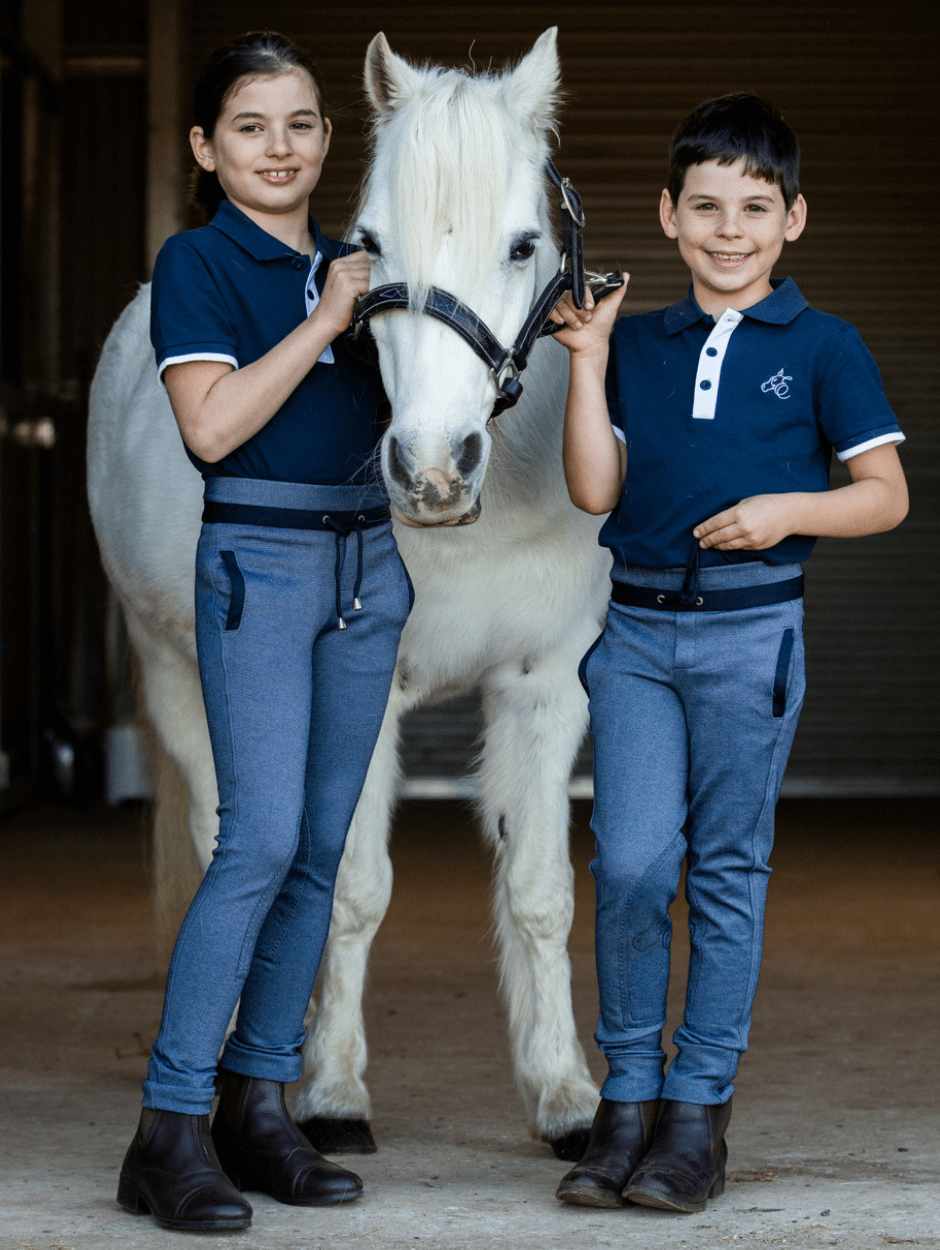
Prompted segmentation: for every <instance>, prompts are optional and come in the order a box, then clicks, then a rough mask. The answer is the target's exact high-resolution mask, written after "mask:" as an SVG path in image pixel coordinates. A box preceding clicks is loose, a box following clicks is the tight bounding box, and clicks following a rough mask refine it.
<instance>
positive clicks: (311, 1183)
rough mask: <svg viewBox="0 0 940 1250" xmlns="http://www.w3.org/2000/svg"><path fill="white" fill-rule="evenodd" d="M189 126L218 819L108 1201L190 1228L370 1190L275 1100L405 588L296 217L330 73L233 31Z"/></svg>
mask: <svg viewBox="0 0 940 1250" xmlns="http://www.w3.org/2000/svg"><path fill="white" fill-rule="evenodd" d="M194 114H195V121H196V125H195V126H193V128H192V131H191V132H190V142H191V145H192V149H193V153H194V155H195V158H196V161H197V162H198V165H199V170H198V171H197V181H196V184H195V193H196V198H197V199H198V201H199V202H200V203H201V204H202V205H203V206H204V207H205V208H206V209H207V215H209V216H211V222H210V224H209V225H208V226H206V227H204V228H203V229H201V230H193V231H187V232H185V233H183V234H178V235H175V236H174V237H173V238H171V239H169V240H168V241H167V243H166V244H165V245H164V247H163V249H162V251H161V252H160V255H159V257H158V259H157V263H156V268H155V271H154V279H153V294H152V320H151V337H152V339H153V343H154V347H155V350H156V355H157V364H158V369H159V372H160V376H161V378H162V379H163V381H164V384H165V386H166V389H167V392H168V394H169V398H170V402H171V404H172V406H173V412H174V414H175V416H176V420H177V422H178V424H179V428H180V432H181V434H182V436H183V440H184V442H185V444H186V450H187V452H188V454H189V457H190V459H191V460H192V461H193V463H194V464H195V465H196V467H197V468H198V469H199V470H200V471H201V472H202V474H203V477H204V478H205V483H206V485H205V511H204V512H203V528H202V534H201V537H200V540H199V546H198V551H197V555H196V642H197V649H198V655H199V667H200V674H201V678H202V688H203V695H204V699H205V705H206V713H207V717H208V723H209V732H210V736H211V739H212V749H213V755H214V759H215V768H216V775H217V779H218V785H219V816H220V825H219V834H218V841H217V847H216V850H215V853H214V856H213V860H212V863H211V865H210V867H209V870H208V872H207V873H206V876H205V879H204V880H203V882H202V885H201V886H200V889H199V891H198V893H197V895H196V897H195V899H194V900H193V903H192V906H191V907H190V909H189V912H188V914H187V916H186V919H185V920H184V922H183V925H182V928H181V929H180V934H179V937H178V939H177V943H176V948H175V950H174V953H173V958H172V962H171V965H170V970H169V976H168V980H167V990H166V1000H165V1004H164V1010H163V1020H162V1024H161V1028H160V1034H159V1036H158V1038H157V1041H156V1043H155V1045H154V1048H153V1053H152V1056H151V1060H150V1066H149V1070H148V1075H147V1080H146V1081H145V1082H144V1100H143V1111H142V1114H141V1120H140V1127H139V1129H138V1132H137V1135H136V1136H135V1138H134V1140H133V1142H132V1143H131V1146H130V1149H129V1150H128V1153H127V1157H126V1158H125V1161H124V1166H123V1169H122V1171H121V1180H120V1187H119V1190H118V1201H119V1202H120V1203H121V1205H122V1206H124V1207H125V1208H126V1209H127V1210H129V1211H132V1212H134V1213H144V1212H147V1211H150V1212H152V1214H153V1215H154V1217H155V1218H156V1220H157V1222H158V1223H159V1224H161V1225H162V1226H163V1227H166V1228H173V1229H184V1230H192V1231H200V1232H201V1231H207V1230H215V1229H235V1228H244V1227H247V1225H248V1224H249V1223H250V1220H251V1208H250V1206H249V1205H248V1203H247V1202H246V1201H245V1200H244V1198H243V1197H242V1196H241V1193H240V1192H239V1190H241V1189H246V1188H247V1189H260V1190H263V1191H265V1192H267V1193H270V1194H272V1195H273V1196H274V1197H275V1198H277V1199H279V1200H280V1201H281V1202H287V1203H292V1204H295V1205H302V1206H313V1205H318V1204H322V1203H334V1202H344V1201H347V1200H349V1199H352V1198H357V1197H358V1196H359V1195H360V1194H361V1193H362V1182H361V1181H360V1179H359V1177H358V1176H355V1175H354V1174H353V1173H351V1172H348V1171H345V1170H344V1169H342V1168H340V1167H338V1166H336V1165H335V1164H332V1163H329V1162H328V1161H327V1160H325V1159H324V1158H323V1157H322V1156H321V1155H319V1154H318V1153H317V1152H316V1151H315V1150H314V1149H313V1147H312V1146H310V1144H309V1143H308V1142H307V1140H306V1138H305V1137H304V1136H303V1134H302V1133H301V1132H300V1130H299V1129H298V1128H297V1127H296V1125H295V1124H294V1123H293V1121H292V1120H291V1118H290V1116H289V1114H288V1113H287V1111H286V1108H285V1105H284V1092H283V1086H284V1082H285V1081H293V1080H296V1079H297V1078H298V1077H299V1075H300V1070H301V1060H300V1056H299V1048H300V1046H301V1044H302V1042H303V1039H304V1029H303V1018H304V1013H305V1010H306V1007H307V1002H308V1000H309V998H310V994H311V992H312V990H313V984H314V981H315V979H316V975H317V968H318V965H319V962H320V957H321V954H322V951H323V947H324V944H325V942H326V936H327V931H328V928H329V922H330V912H331V907H332V898H333V888H334V883H335V880H336V873H337V870H338V868H339V862H340V857H341V856H342V853H343V844H344V841H345V838H346V833H347V830H348V828H349V823H350V820H351V818H352V815H353V811H354V810H355V806H356V803H357V801H358V798H359V794H360V791H361V789H362V785H363V782H364V780H365V775H366V770H367V768H368V765H369V760H370V758H371V756H372V751H373V748H374V746H375V741H376V738H377V736H378V732H379V726H380V724H381V720H382V715H383V712H384V708H385V703H386V699H387V697H388V690H389V685H390V682H391V677H392V671H393V668H394V665H395V656H396V652H397V647H398V638H399V635H400V633H401V629H402V626H403V625H404V623H405V620H406V618H407V615H408V612H409V610H410V606H411V600H412V592H411V586H410V582H409V579H408V575H407V573H406V572H405V568H404V565H403V564H402V562H401V559H400V558H399V556H398V552H397V549H396V546H395V541H394V538H393V536H392V531H391V524H390V519H389V511H388V503H387V497H386V494H385V490H384V488H383V485H382V483H381V480H380V479H379V478H378V477H377V475H376V472H375V467H374V466H375V456H374V451H375V444H376V442H377V439H378V435H379V430H378V426H377V420H376V410H377V405H378V401H379V399H380V396H381V384H380V380H379V376H378V373H377V371H376V370H375V369H374V368H373V367H372V366H368V365H364V364H363V363H362V362H361V361H359V360H358V359H356V358H354V357H353V356H351V355H350V353H349V352H348V350H347V348H346V346H345V344H344V342H343V341H342V340H341V339H340V338H338V337H337V336H339V335H342V332H343V331H344V330H345V329H346V327H347V326H348V324H349V322H350V319H351V316H352V310H353V305H354V302H355V300H356V298H357V296H359V295H361V294H363V293H364V292H365V291H366V290H367V289H368V285H369V263H368V260H367V258H366V256H365V253H363V252H352V253H350V251H349V249H348V248H347V247H346V246H344V245H343V244H341V243H337V242H335V241H334V240H331V239H327V238H325V237H324V236H323V235H322V234H321V232H320V228H319V226H318V225H317V223H316V222H315V221H314V219H313V218H312V217H310V216H308V211H307V201H308V197H309V196H310V194H311V192H312V191H313V189H314V188H315V186H316V185H317V180H318V179H319V176H320V170H321V168H322V165H323V161H324V159H325V157H326V154H327V151H328V149H329V143H330V131H331V127H330V122H329V120H328V119H327V118H326V116H325V111H324V99H323V86H322V83H321V80H320V75H319V72H318V71H317V69H316V67H315V66H314V65H313V64H312V63H311V61H310V60H309V59H308V57H307V56H306V55H305V54H304V53H303V52H302V51H300V50H299V49H298V48H296V47H295V46H294V45H293V44H291V43H290V42H289V41H287V40H286V39H284V38H283V37H282V36H280V35H277V34H272V33H269V32H262V33H253V34H248V35H243V36H241V37H240V38H238V39H235V40H233V41H232V42H231V43H229V44H227V45H225V46H224V47H222V48H219V49H218V50H217V51H216V52H214V53H213V54H212V56H211V57H210V58H209V60H208V61H207V62H206V64H205V66H204V67H203V69H202V71H201V74H200V76H199V80H198V82H197V85H196V91H195V100H194ZM239 998H240V999H241V1003H240V1007H239V1011H238V1019H237V1024H236V1028H235V1031H234V1033H233V1034H232V1036H231V1037H230V1038H229V1039H228V1041H227V1043H226V1044H225V1048H224V1050H223V1052H222V1056H221V1059H219V1058H218V1056H219V1048H220V1047H221V1046H222V1043H223V1040H224V1038H225V1032H226V1028H227V1026H228V1023H229V1020H230V1018H231V1015H232V1012H233V1010H234V1008H235V1005H236V1003H237V1002H238V1000H239ZM217 1061H218V1066H219V1068H220V1071H219V1073H218V1086H219V1092H220V1102H219V1108H218V1112H217V1114H216V1117H215V1120H214V1122H213V1125H212V1130H211V1134H210V1130H209V1110H210V1105H211V1101H212V1097H213V1093H214V1090H215V1085H216V1075H217V1074H216V1067H217ZM233 1182H234V1183H233Z"/></svg>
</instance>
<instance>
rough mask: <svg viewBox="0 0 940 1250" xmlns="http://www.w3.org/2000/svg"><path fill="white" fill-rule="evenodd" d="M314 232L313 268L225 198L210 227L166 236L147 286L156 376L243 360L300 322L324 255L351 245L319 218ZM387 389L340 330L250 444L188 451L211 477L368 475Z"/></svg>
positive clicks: (312, 301)
mask: <svg viewBox="0 0 940 1250" xmlns="http://www.w3.org/2000/svg"><path fill="white" fill-rule="evenodd" d="M310 233H311V234H312V235H313V236H314V238H315V240H316V247H317V256H318V258H319V260H317V261H314V263H313V265H311V262H310V260H309V258H308V257H307V256H304V255H302V254H301V253H300V252H295V251H294V250H293V249H292V248H289V247H288V246H287V245H286V244H284V243H281V242H280V241H279V240H278V239H275V238H274V236H273V235H270V234H268V233H267V231H266V230H262V229H261V227H260V226H258V225H256V223H255V222H253V221H252V220H251V219H250V218H249V217H247V216H246V215H245V214H244V213H243V212H242V211H241V210H240V209H238V208H236V207H235V205H234V204H232V203H230V202H229V201H228V200H223V201H222V204H221V205H220V207H219V210H218V212H217V213H216V215H215V216H214V217H213V219H212V221H211V223H210V224H209V225H208V226H205V227H203V228H202V229H201V230H187V231H184V232H183V233H182V234H176V235H173V236H172V238H169V239H167V241H166V243H164V245H163V247H162V248H161V250H160V254H159V255H158V257H157V262H156V266H155V268H154V274H153V291H152V294H151V314H150V337H151V339H152V341H153V345H154V348H155V350H156V354H157V367H158V370H159V371H160V373H161V374H162V372H163V370H164V369H165V368H166V367H167V366H168V365H169V364H174V363H180V362H183V361H187V360H224V361H229V362H230V363H231V364H232V365H233V366H234V367H235V368H236V369H237V368H240V367H241V366H243V365H248V364H251V362H252V361H255V360H258V359H259V357H261V356H263V355H264V354H265V353H266V352H268V351H270V350H271V348H272V347H274V346H275V345H276V344H277V343H279V342H280V341H281V339H283V338H285V337H286V336H287V335H288V334H290V332H291V331H292V330H294V329H296V327H297V326H298V325H300V323H301V322H302V321H303V319H304V318H305V317H306V316H307V315H308V313H309V312H310V311H311V310H312V308H313V307H315V306H316V303H317V302H318V300H319V293H320V292H321V291H322V290H323V283H324V282H325V280H326V272H327V269H328V266H329V262H330V261H331V260H333V259H334V258H335V257H337V256H342V255H345V254H346V253H347V252H350V251H353V250H354V249H353V248H352V247H351V246H350V245H348V244H344V243H339V242H337V241H336V240H334V239H328V238H326V237H325V236H324V235H322V234H321V233H320V228H319V226H318V225H317V223H316V222H315V221H314V220H313V218H312V217H311V218H310ZM357 350H358V349H357ZM381 398H382V384H381V378H380V376H379V372H378V368H377V367H376V365H375V364H374V363H373V362H372V361H368V360H365V359H362V358H360V357H359V356H358V355H353V353H352V351H351V350H350V348H349V346H348V345H347V343H346V341H345V339H344V337H343V336H340V337H339V338H338V339H335V340H334V341H333V343H332V344H331V346H330V348H327V350H326V351H325V352H324V353H323V355H322V356H321V357H320V359H319V360H318V361H317V362H316V363H315V364H314V365H313V367H312V369H311V370H310V372H309V373H308V374H307V376H306V377H305V378H304V379H303V380H302V381H301V383H300V384H299V386H298V387H297V389H296V390H295V391H294V392H293V394H292V395H290V397H289V398H288V399H287V400H286V402H285V403H284V405H283V406H282V407H281V408H279V409H278V411H277V412H276V413H275V414H274V416H273V417H272V418H271V420H270V421H269V422H268V423H267V424H266V425H265V426H263V427H262V429H260V430H259V431H258V432H257V434H255V435H253V436H252V437H251V438H250V439H248V441H247V442H245V443H243V444H242V445H241V446H240V447H237V448H236V449H235V450H234V451H233V452H230V453H229V455H227V456H225V457H224V458H223V459H222V460H220V461H219V462H218V463H216V464H207V463H206V462H205V461H203V460H200V459H199V457H198V456H194V455H193V454H192V452H190V451H189V449H188V448H187V452H188V454H189V458H190V460H192V462H193V464H195V466H196V467H197V468H198V469H199V470H200V472H201V473H202V474H203V476H204V477H250V478H264V479H267V480H273V481H281V482H306V483H312V484H319V485H336V484H339V483H345V482H354V483H359V482H365V481H371V480H373V479H374V477H375V469H374V463H375V454H374V453H375V445H376V443H377V441H378V439H379V436H380V433H381V431H380V429H379V426H378V420H377V409H378V406H379V402H380V400H381Z"/></svg>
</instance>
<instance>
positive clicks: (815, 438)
mask: <svg viewBox="0 0 940 1250" xmlns="http://www.w3.org/2000/svg"><path fill="white" fill-rule="evenodd" d="M772 285H773V287H774V290H773V292H772V294H770V295H768V296H767V297H766V299H763V300H761V302H760V303H758V304H755V305H754V306H753V307H752V308H746V309H744V310H743V312H736V311H734V310H732V309H727V310H726V311H725V313H723V314H722V316H721V317H719V318H718V320H717V321H716V320H715V318H714V317H712V316H710V315H709V314H707V313H705V312H703V311H702V309H701V308H700V307H699V305H698V302H697V301H696V299H695V298H694V297H693V295H692V293H691V289H690V292H689V295H688V297H687V298H686V299H684V300H683V301H682V302H681V303H678V304H673V305H672V307H670V308H666V309H663V310H661V311H659V312H654V313H638V314H636V315H634V316H632V317H623V318H621V319H620V320H619V321H617V323H616V324H615V326H614V331H613V335H612V336H611V345H610V358H609V362H608V367H607V402H608V408H609V411H610V418H611V421H612V423H613V426H614V432H615V433H616V434H617V435H618V437H620V438H622V439H623V440H624V441H625V442H626V446H627V477H626V481H625V483H624V488H623V493H622V495H621V498H620V504H619V505H618V507H617V508H616V509H615V510H614V511H613V512H612V513H611V514H610V516H609V517H608V519H607V521H606V522H605V523H604V526H603V528H602V530H601V533H600V542H601V545H602V546H606V547H610V548H611V549H612V550H613V552H614V554H615V557H616V559H617V560H618V561H619V562H621V563H623V564H627V565H636V566H639V567H641V568H676V567H680V566H684V565H685V564H686V562H687V561H688V558H689V555H690V552H691V550H692V547H693V544H694V542H695V540H694V538H693V537H692V530H693V529H694V527H695V526H696V525H698V524H699V523H700V522H702V521H705V520H707V519H708V518H709V517H711V516H714V515H715V514H716V513H718V512H722V511H723V510H724V509H725V508H728V507H731V506H732V505H733V504H736V503H738V502H740V500H742V499H746V498H747V497H748V496H750V495H763V494H778V493H784V492H789V491H823V490H828V488H829V464H830V459H831V453H832V450H833V449H835V451H836V454H837V455H838V456H839V458H840V459H843V460H847V459H849V458H850V457H851V456H853V455H858V454H859V453H860V452H863V451H867V450H868V449H869V448H872V447H877V446H878V445H879V444H881V443H900V442H902V441H903V439H904V435H903V434H902V433H901V431H900V429H899V428H898V424H897V419H896V418H895V415H894V413H893V412H892V411H891V408H890V406H889V404H888V401H887V400H886V399H885V396H884V392H883V391H882V388H881V378H880V376H879V373H878V368H877V366H876V365H875V362H874V360H873V359H872V357H871V354H870V353H869V352H868V350H867V348H866V347H865V345H864V343H863V342H862V340H861V339H860V338H859V336H858V332H857V331H856V330H855V328H854V327H853V326H851V325H849V324H848V323H846V322H844V321H840V320H839V318H838V317H832V316H830V315H829V314H827V313H822V312H818V311H816V310H815V309H813V308H810V306H809V304H808V303H807V302H806V300H805V299H804V298H803V296H802V295H801V293H800V291H799V289H798V288H797V286H796V283H795V282H794V281H793V279H792V278H787V279H786V280H785V281H780V280H775V281H774V282H773V283H772ZM814 542H815V539H814V538H811V537H808V536H804V535H800V534H791V535H790V536H789V537H787V538H785V539H784V540H783V542H780V543H778V544H777V545H776V546H775V547H769V548H768V549H767V550H765V551H718V550H716V549H715V548H709V549H707V550H704V551H702V552H701V562H702V565H703V566H708V565H716V564H735V563H740V562H743V561H749V560H763V561H765V562H766V563H768V564H789V563H791V562H794V561H801V560H805V559H806V558H807V557H808V556H809V555H810V553H811V551H812V549H813V544H814Z"/></svg>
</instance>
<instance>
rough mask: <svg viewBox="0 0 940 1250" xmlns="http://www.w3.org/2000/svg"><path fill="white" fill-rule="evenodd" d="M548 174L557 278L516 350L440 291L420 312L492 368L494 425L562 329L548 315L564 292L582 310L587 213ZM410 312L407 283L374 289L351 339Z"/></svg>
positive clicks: (356, 316)
mask: <svg viewBox="0 0 940 1250" xmlns="http://www.w3.org/2000/svg"><path fill="white" fill-rule="evenodd" d="M545 172H546V173H547V174H548V176H549V178H550V179H551V180H552V182H553V183H554V184H555V186H556V187H557V188H558V190H559V191H560V192H561V203H560V204H559V206H558V207H559V210H560V212H561V229H562V252H561V262H560V264H559V267H558V272H557V273H556V274H555V276H554V277H553V278H552V280H551V282H549V284H548V285H547V286H546V287H545V289H544V291H542V293H541V295H540V296H539V297H538V298H537V299H536V301H535V303H534V304H533V305H532V309H531V311H530V313H529V315H528V317H527V318H526V320H525V322H524V324H523V326H522V329H521V330H520V331H519V333H518V335H517V336H516V341H515V343H513V345H512V347H510V348H509V350H508V351H507V350H506V348H505V347H503V346H502V344H501V343H500V342H499V340H498V339H497V338H496V336H495V335H494V334H493V332H492V331H491V330H490V329H489V327H488V326H487V325H486V324H485V322H483V321H481V320H480V318H479V317H478V316H477V315H476V313H475V312H474V311H473V310H472V309H471V308H468V307H467V305H466V304H463V303H461V301H460V300H459V299H457V297H456V296H454V295H450V294H448V292H447V291H442V290H441V289H440V287H436V286H432V287H430V288H429V289H428V293H427V297H426V299H425V301H424V307H423V309H422V310H421V311H422V312H425V313H427V315H428V316H429V317H436V318H437V320H438V321H443V322H444V324H445V325H448V326H450V328H451V329H452V330H455V331H456V332H457V333H458V334H459V335H460V337H461V338H462V339H463V340H464V342H466V343H468V344H469V345H470V346H471V347H472V348H473V350H474V351H475V352H476V354H477V355H478V356H479V357H480V359H481V360H482V361H483V363H484V364H485V365H487V366H488V368H489V370H490V373H491V374H492V377H493V382H494V383H495V385H496V403H495V404H494V406H493V411H492V414H491V416H490V420H492V419H493V417H495V416H496V415H497V414H498V413H500V412H503V411H504V409H506V408H511V407H512V406H513V404H514V403H516V401H517V400H518V398H519V396H520V395H521V394H522V383H521V382H520V381H519V374H520V373H522V371H523V369H525V367H526V365H527V364H528V363H529V352H531V350H532V347H533V345H534V343H535V340H536V339H537V338H540V337H541V336H542V335H544V334H553V333H554V331H555V330H557V329H559V327H558V326H557V325H555V323H554V322H552V321H549V320H548V314H549V313H550V312H551V311H552V309H553V308H554V307H555V305H556V304H557V303H558V301H559V299H560V298H561V296H562V295H563V294H564V292H565V291H569V290H570V291H571V296H572V299H573V301H574V305H575V307H576V308H583V307H584V293H585V275H584V252H583V248H582V233H583V231H584V209H583V207H582V205H581V197H580V195H578V193H577V191H576V190H575V189H574V187H573V186H572V185H571V183H570V182H569V181H568V179H567V178H562V176H561V175H560V174H559V172H558V170H557V169H556V168H555V166H554V164H553V163H552V162H551V161H550V160H549V161H546V163H545ZM410 306H411V305H410V300H409V295H408V285H407V283H405V282H389V283H386V285H385V286H377V287H375V288H374V289H373V290H371V291H368V292H367V293H366V294H365V295H361V296H360V297H359V299H357V300H356V306H355V309H354V311H353V321H352V324H353V337H354V338H358V337H359V334H360V332H361V331H362V327H363V326H364V325H368V323H369V318H370V317H373V316H374V315H375V314H376V313H380V312H390V311H392V310H393V309H407V308H409V307H410Z"/></svg>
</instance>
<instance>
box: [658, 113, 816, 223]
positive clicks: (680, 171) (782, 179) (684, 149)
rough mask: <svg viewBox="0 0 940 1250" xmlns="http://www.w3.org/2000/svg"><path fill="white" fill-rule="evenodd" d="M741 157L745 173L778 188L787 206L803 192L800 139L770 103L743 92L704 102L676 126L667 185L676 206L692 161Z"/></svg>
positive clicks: (725, 161) (731, 160) (721, 162)
mask: <svg viewBox="0 0 940 1250" xmlns="http://www.w3.org/2000/svg"><path fill="white" fill-rule="evenodd" d="M742 158H743V159H744V172H745V173H746V174H750V176H751V177H752V178H762V179H763V180H764V181H765V182H771V183H774V185H775V186H778V187H779V188H780V192H781V194H782V195H783V200H784V203H785V205H786V207H787V208H788V209H789V208H790V207H791V206H792V204H793V201H794V200H795V199H796V197H797V196H798V195H799V192H800V145H799V142H798V141H797V137H796V135H795V134H794V133H793V131H792V130H791V129H790V127H789V126H788V125H787V123H786V122H785V121H784V119H783V118H782V117H781V115H780V114H779V113H778V112H777V110H776V109H775V108H774V107H773V106H772V105H770V104H768V103H767V101H766V100H762V99H761V98H760V97H759V96H756V95H751V94H750V93H749V92H744V91H742V92H738V93H737V94H735V95H722V96H718V97H717V98H716V99H714V100H704V101H703V102H702V103H701V104H700V105H699V106H698V108H696V109H695V110H694V111H693V112H692V113H690V114H689V116H688V117H687V118H686V119H685V121H684V122H683V123H682V124H681V125H680V126H679V127H677V129H676V132H675V134H674V135H673V136H672V142H671V143H670V145H669V180H668V181H667V183H666V189H667V190H668V192H669V195H670V197H671V199H672V202H673V204H678V203H679V196H680V195H681V194H682V188H683V186H684V185H685V174H686V170H687V169H688V168H689V166H690V165H701V164H702V162H703V161H717V162H718V164H719V165H733V164H734V163H735V161H739V160H741V159H742Z"/></svg>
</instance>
